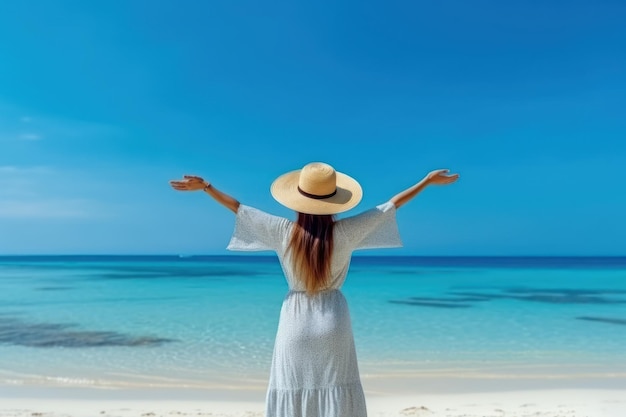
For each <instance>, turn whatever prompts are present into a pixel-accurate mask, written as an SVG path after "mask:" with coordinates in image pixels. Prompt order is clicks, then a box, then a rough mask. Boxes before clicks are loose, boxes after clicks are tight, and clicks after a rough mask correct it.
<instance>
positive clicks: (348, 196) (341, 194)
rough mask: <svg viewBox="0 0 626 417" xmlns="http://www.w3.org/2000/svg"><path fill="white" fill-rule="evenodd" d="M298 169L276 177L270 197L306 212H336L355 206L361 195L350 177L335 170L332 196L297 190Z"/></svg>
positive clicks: (296, 209) (357, 184)
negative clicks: (308, 193) (319, 196)
mask: <svg viewBox="0 0 626 417" xmlns="http://www.w3.org/2000/svg"><path fill="white" fill-rule="evenodd" d="M300 171H301V170H296V171H291V172H288V173H286V174H283V175H281V176H280V177H278V178H277V179H276V180H275V181H274V182H273V183H272V187H271V189H270V191H271V193H272V197H274V199H275V200H276V201H278V202H279V203H280V204H282V205H283V206H285V207H288V208H290V209H292V210H295V211H298V212H300V213H306V214H337V213H343V212H344V211H348V210H350V209H351V208H353V207H355V206H356V205H357V204H359V202H360V201H361V198H362V197H363V190H362V189H361V186H360V185H359V183H358V182H357V181H356V180H355V179H354V178H352V177H350V176H348V175H346V174H343V173H341V172H336V175H337V193H336V194H335V195H333V196H332V197H328V198H322V199H316V198H311V197H307V196H305V195H303V194H301V193H300V191H299V190H298V181H299V179H300Z"/></svg>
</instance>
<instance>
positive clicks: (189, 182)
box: [170, 175, 239, 213]
mask: <svg viewBox="0 0 626 417" xmlns="http://www.w3.org/2000/svg"><path fill="white" fill-rule="evenodd" d="M183 178H184V179H183V180H182V181H170V185H171V186H172V188H173V189H175V190H178V191H199V190H203V191H204V192H205V193H207V194H208V195H210V196H211V197H213V198H214V199H215V201H217V202H218V203H220V204H221V205H223V206H224V207H226V208H227V209H229V210H231V211H232V212H233V213H237V210H239V201H237V200H235V199H234V198H233V197H231V196H229V195H228V194H226V193H223V192H221V191H220V190H218V189H217V188H215V187H213V185H211V183H210V182H208V181H205V180H204V179H202V177H197V176H195V175H185V176H184V177H183Z"/></svg>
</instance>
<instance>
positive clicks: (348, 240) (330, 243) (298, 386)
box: [170, 162, 459, 417]
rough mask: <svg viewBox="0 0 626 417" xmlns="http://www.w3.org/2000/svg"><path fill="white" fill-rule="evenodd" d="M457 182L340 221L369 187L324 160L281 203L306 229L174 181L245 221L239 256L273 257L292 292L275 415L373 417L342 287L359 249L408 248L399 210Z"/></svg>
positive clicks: (429, 179)
mask: <svg viewBox="0 0 626 417" xmlns="http://www.w3.org/2000/svg"><path fill="white" fill-rule="evenodd" d="M458 177H459V176H458V174H454V175H448V170H444V169H441V170H436V171H432V172H431V173H429V174H428V175H426V177H424V179H422V180H421V181H420V182H418V183H417V184H415V185H414V186H412V187H410V188H408V189H407V190H405V191H403V192H401V193H399V194H397V195H396V196H394V197H393V198H392V199H391V200H389V202H387V203H385V204H381V205H379V206H377V207H376V208H374V209H372V210H369V211H366V212H364V213H362V214H360V215H357V216H353V217H348V218H345V219H342V220H339V221H335V220H334V218H333V215H335V214H337V213H341V212H344V211H347V210H349V209H351V208H353V207H354V206H356V205H357V204H358V203H359V201H360V200H361V196H362V191H361V186H360V185H359V184H358V182H356V181H355V180H354V179H353V178H351V177H349V176H347V175H345V174H342V173H340V172H336V171H335V170H334V169H333V168H332V167H331V166H330V165H327V164H323V163H319V162H315V163H311V164H308V165H306V166H305V167H304V168H302V169H301V170H297V171H292V172H289V173H287V174H284V175H282V176H280V177H279V178H278V179H276V180H275V181H274V183H273V184H272V187H271V193H272V196H273V197H274V198H275V199H276V200H277V201H278V202H279V203H281V204H282V205H284V206H286V207H288V208H290V209H293V210H295V211H296V212H297V213H298V215H297V221H296V222H292V221H290V220H287V219H285V218H281V217H276V216H272V215H269V214H267V213H264V212H262V211H260V210H257V209H255V208H252V207H249V206H245V205H243V204H240V203H239V202H238V201H237V200H235V199H234V198H232V197H230V196H229V195H227V194H224V193H223V192H221V191H219V190H217V189H216V188H215V187H213V185H212V184H211V183H209V182H206V181H204V180H203V179H202V178H200V177H196V176H190V175H185V177H184V180H182V181H171V182H170V183H171V185H172V187H173V188H174V189H176V190H180V191H195V190H204V191H205V192H206V193H208V194H209V195H211V196H212V197H213V198H214V199H215V200H217V201H218V202H219V203H221V204H223V205H224V206H226V207H227V208H229V209H230V210H232V211H233V212H234V213H236V215H237V216H236V222H235V231H234V233H233V236H232V238H231V241H230V244H229V245H228V248H229V249H231V250H244V251H259V250H273V251H275V252H276V253H277V255H278V257H279V259H280V263H281V266H282V268H283V271H284V273H285V277H286V279H287V282H288V284H289V292H288V293H287V295H286V297H285V299H284V302H283V306H282V309H281V313H280V321H279V324H278V332H277V334H276V343H275V345H274V354H273V358H272V367H271V374H270V381H269V388H268V391H267V401H266V416H267V417H365V416H366V415H367V413H366V409H365V397H364V395H363V389H362V387H361V381H360V378H359V370H358V366H357V359H356V352H355V348H354V338H353V335H352V327H351V324H350V315H349V312H348V307H347V304H346V300H345V298H344V296H343V294H342V293H341V291H340V288H341V286H342V284H343V282H344V280H345V278H346V274H347V272H348V267H349V264H350V257H351V255H352V252H353V251H354V250H356V249H365V248H382V247H397V246H401V242H400V237H399V234H398V229H397V225H396V220H395V211H396V209H397V208H399V207H401V206H402V205H404V204H405V203H406V202H408V201H409V200H411V199H412V198H413V197H415V196H416V195H417V194H418V193H419V192H420V191H422V190H423V189H424V188H425V187H426V186H428V185H433V184H451V183H453V182H455V181H456V180H457V179H458Z"/></svg>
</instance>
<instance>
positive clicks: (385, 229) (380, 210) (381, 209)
mask: <svg viewBox="0 0 626 417" xmlns="http://www.w3.org/2000/svg"><path fill="white" fill-rule="evenodd" d="M340 223H341V228H342V230H343V232H344V233H345V235H346V237H347V238H348V240H349V242H350V243H351V245H352V246H353V249H354V250H356V249H374V248H397V247H400V246H402V240H401V239H400V232H399V231H398V223H397V222H396V206H395V204H393V203H392V202H387V203H384V204H381V205H379V206H376V207H375V208H373V209H371V210H368V211H366V212H364V213H361V214H359V215H356V216H353V217H348V218H346V219H343V220H340Z"/></svg>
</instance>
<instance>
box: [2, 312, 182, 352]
mask: <svg viewBox="0 0 626 417" xmlns="http://www.w3.org/2000/svg"><path fill="white" fill-rule="evenodd" d="M75 327H76V326H74V325H71V324H63V323H31V322H26V321H23V320H20V319H16V318H0V344H2V343H4V344H9V345H19V346H28V347H38V348H53V347H64V348H88V347H110V346H126V347H138V346H159V345H162V344H164V343H169V342H174V340H173V339H166V338H160V337H152V336H131V335H127V334H124V333H118V332H113V331H92V330H76V329H75Z"/></svg>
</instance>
